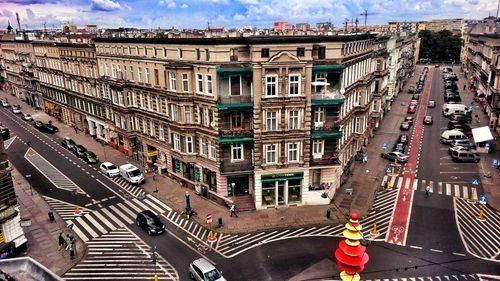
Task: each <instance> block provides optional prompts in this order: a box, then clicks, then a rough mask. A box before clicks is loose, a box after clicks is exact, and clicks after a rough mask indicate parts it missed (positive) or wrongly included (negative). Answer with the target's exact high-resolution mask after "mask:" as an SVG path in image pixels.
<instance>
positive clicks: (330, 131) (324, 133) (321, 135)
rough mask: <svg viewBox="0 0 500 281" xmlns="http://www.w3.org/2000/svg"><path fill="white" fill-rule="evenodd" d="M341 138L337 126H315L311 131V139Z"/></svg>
mask: <svg viewBox="0 0 500 281" xmlns="http://www.w3.org/2000/svg"><path fill="white" fill-rule="evenodd" d="M341 137H342V132H341V131H340V126H339V125H333V126H329V125H326V124H325V125H323V126H315V127H313V129H312V131H311V138H312V139H314V140H315V139H340V138H341Z"/></svg>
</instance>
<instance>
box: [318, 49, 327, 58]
mask: <svg viewBox="0 0 500 281" xmlns="http://www.w3.org/2000/svg"><path fill="white" fill-rule="evenodd" d="M325 58H326V47H319V48H318V59H325Z"/></svg>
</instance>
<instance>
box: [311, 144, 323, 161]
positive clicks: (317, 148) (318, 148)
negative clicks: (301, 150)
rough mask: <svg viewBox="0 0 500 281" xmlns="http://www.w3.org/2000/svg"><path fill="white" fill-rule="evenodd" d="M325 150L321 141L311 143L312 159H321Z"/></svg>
mask: <svg viewBox="0 0 500 281" xmlns="http://www.w3.org/2000/svg"><path fill="white" fill-rule="evenodd" d="M324 149H325V141H323V140H315V141H313V147H312V150H313V157H314V158H321V157H322V156H323V153H324Z"/></svg>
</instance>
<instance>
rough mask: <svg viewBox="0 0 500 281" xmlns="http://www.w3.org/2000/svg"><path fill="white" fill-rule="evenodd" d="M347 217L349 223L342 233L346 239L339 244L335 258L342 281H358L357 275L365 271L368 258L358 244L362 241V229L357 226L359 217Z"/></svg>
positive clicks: (361, 246)
mask: <svg viewBox="0 0 500 281" xmlns="http://www.w3.org/2000/svg"><path fill="white" fill-rule="evenodd" d="M349 217H350V218H349V222H348V223H346V224H345V228H346V229H345V230H344V231H343V232H342V235H343V236H344V237H345V238H346V239H345V240H342V241H340V242H339V247H338V248H337V250H336V251H335V258H336V259H337V265H338V267H339V269H340V270H342V272H341V273H340V279H341V280H342V281H359V280H360V276H359V274H358V273H359V272H361V271H363V270H364V269H365V264H366V263H367V262H368V260H369V257H368V254H367V253H366V247H365V246H363V245H361V243H360V240H362V239H363V234H362V233H361V230H362V229H363V227H362V226H361V224H359V216H358V214H356V213H352V214H351V215H350V216H349Z"/></svg>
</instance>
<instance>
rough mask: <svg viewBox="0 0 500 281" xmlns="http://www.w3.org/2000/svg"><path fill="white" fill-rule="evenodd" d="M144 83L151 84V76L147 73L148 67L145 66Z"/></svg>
mask: <svg viewBox="0 0 500 281" xmlns="http://www.w3.org/2000/svg"><path fill="white" fill-rule="evenodd" d="M146 83H147V84H151V78H150V74H149V68H146Z"/></svg>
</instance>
